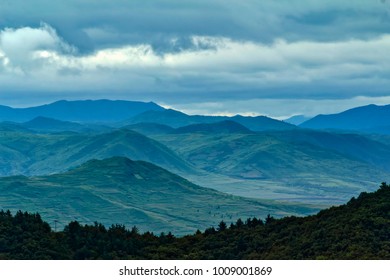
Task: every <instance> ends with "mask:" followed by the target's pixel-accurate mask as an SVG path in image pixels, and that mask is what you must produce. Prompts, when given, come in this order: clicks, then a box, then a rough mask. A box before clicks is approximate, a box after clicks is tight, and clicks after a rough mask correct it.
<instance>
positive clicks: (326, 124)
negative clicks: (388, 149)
mask: <svg viewBox="0 0 390 280" xmlns="http://www.w3.org/2000/svg"><path fill="white" fill-rule="evenodd" d="M300 127H303V128H312V129H338V130H355V131H361V132H370V133H384V134H389V132H390V105H385V106H377V105H367V106H363V107H357V108H353V109H350V110H347V111H344V112H341V113H338V114H331V115H318V116H316V117H314V118H312V119H310V120H307V121H305V122H304V123H302V124H301V125H300Z"/></svg>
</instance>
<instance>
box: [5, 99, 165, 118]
mask: <svg viewBox="0 0 390 280" xmlns="http://www.w3.org/2000/svg"><path fill="white" fill-rule="evenodd" d="M149 110H154V111H159V110H163V108H162V107H160V106H158V105H157V104H155V103H153V102H149V103H145V102H135V101H120V100H117V101H113V100H83V101H65V100H61V101H57V102H54V103H51V104H47V105H42V106H37V107H30V108H11V107H7V106H0V121H15V122H26V121H29V120H31V119H33V118H36V117H39V116H41V117H47V118H53V119H57V120H62V121H78V122H117V121H121V120H125V119H128V118H130V117H132V116H135V115H137V114H140V113H142V112H145V111H149Z"/></svg>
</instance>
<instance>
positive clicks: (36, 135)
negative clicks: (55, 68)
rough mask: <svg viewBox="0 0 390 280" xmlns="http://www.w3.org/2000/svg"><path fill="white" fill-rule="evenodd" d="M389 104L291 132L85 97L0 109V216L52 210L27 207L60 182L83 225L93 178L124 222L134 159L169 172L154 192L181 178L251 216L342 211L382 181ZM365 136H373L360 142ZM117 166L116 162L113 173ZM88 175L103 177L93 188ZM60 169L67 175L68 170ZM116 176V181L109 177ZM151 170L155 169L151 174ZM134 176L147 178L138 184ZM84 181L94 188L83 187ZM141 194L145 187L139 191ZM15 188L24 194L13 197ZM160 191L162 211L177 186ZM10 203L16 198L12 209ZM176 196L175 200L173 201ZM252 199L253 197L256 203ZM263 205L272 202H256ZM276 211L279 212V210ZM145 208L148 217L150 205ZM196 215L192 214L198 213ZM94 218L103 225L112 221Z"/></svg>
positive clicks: (252, 121)
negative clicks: (106, 188)
mask: <svg viewBox="0 0 390 280" xmlns="http://www.w3.org/2000/svg"><path fill="white" fill-rule="evenodd" d="M389 108H390V107H389V106H373V105H370V106H366V107H361V108H355V109H351V110H349V111H346V112H343V113H340V114H336V115H331V116H321V115H320V116H317V117H315V118H313V119H312V120H309V121H306V122H305V123H303V124H302V125H300V126H295V125H292V124H289V123H286V122H283V121H279V120H274V119H271V118H268V117H265V116H258V117H245V116H234V117H225V116H200V115H197V116H191V115H187V114H184V113H182V112H179V111H175V110H172V109H164V108H163V107H161V106H159V105H157V104H155V103H152V102H149V103H143V102H131V101H110V100H96V101H91V100H87V101H59V102H55V103H52V104H48V105H43V106H38V107H32V108H25V109H13V108H10V107H4V106H3V107H0V119H1V120H3V122H0V159H1V161H2V165H1V167H0V176H3V177H4V178H3V179H4V181H1V182H6V183H4V184H3V185H2V186H3V188H4V189H3V194H2V197H1V199H2V202H1V204H0V208H3V207H5V206H7V207H11V208H12V209H17V208H18V207H22V206H23V203H25V205H29V206H28V207H30V208H31V207H32V208H33V209H35V208H34V205H41V206H40V207H41V208H39V209H44V208H45V207H48V208H47V209H50V207H52V206H50V205H52V204H50V205H49V204H48V205H46V204H45V203H46V202H45V203H44V202H37V201H39V200H45V199H46V198H47V197H48V196H47V195H49V193H50V195H53V194H51V192H49V193H45V192H43V193H41V190H43V189H41V188H40V187H39V186H47V185H50V186H52V187H53V189H51V190H55V189H56V188H59V187H60V186H61V180H63V184H64V186H65V185H68V186H70V185H71V184H73V187H74V188H73V189H72V192H73V193H72V195H71V196H67V197H65V196H64V197H63V198H64V201H68V202H69V201H72V197H73V198H74V197H77V194H76V193H77V192H80V195H79V197H80V199H81V200H80V201H81V202H80V203H79V205H78V206H77V207H76V206H75V207H76V208H77V209H78V210H77V211H78V212H77V211H76V212H77V213H76V212H74V213H76V214H77V215H79V216H82V217H83V219H85V220H93V219H95V218H97V216H93V215H92V216H90V217H89V214H88V213H92V212H91V209H92V208H96V207H98V206H97V205H98V204H99V203H98V202H97V201H98V200H94V201H93V203H92V202H91V201H90V198H92V197H93V196H91V192H92V193H93V192H95V191H97V190H98V189H99V188H95V187H96V186H97V185H99V184H100V183H98V181H99V180H101V184H106V185H110V186H111V185H112V186H113V189H112V193H110V198H107V197H105V198H104V202H103V201H102V202H101V203H103V204H104V205H107V207H111V208H112V207H114V206H115V207H119V208H117V209H122V210H121V211H124V212H123V213H124V215H123V216H122V217H121V218H120V219H127V218H126V217H128V218H129V217H133V216H131V215H130V214H129V213H130V212H131V211H133V210H131V211H130V210H129V211H130V212H129V213H127V212H126V211H127V210H126V209H130V208H131V209H133V208H132V207H133V206H131V207H130V206H129V205H135V204H134V203H135V202H134V201H133V200H125V201H121V199H122V198H121V196H123V193H122V192H121V191H117V189H123V188H124V186H130V185H131V186H133V185H134V184H135V185H136V182H138V181H137V180H133V179H130V177H131V176H130V175H129V174H130V173H131V172H130V171H129V170H128V169H126V168H127V167H126V166H130V165H131V166H133V167H134V168H136V169H137V168H138V167H137V166H138V163H137V164H135V163H134V164H133V161H136V160H137V161H139V160H141V161H142V162H148V164H150V165H148V166H149V167H151V166H153V168H151V170H149V171H147V172H150V176H155V175H156V174H157V173H158V174H160V175H161V174H162V173H164V172H167V173H164V174H168V173H169V174H172V176H177V177H172V176H171V175H169V176H168V175H163V176H161V177H158V176H157V175H156V176H157V177H155V178H154V179H153V184H154V186H157V185H160V186H164V185H165V184H168V185H169V184H170V183H172V184H174V182H175V180H176V179H177V178H179V177H178V175H180V176H181V177H183V178H185V179H187V180H188V181H186V182H188V184H192V183H190V182H189V181H191V182H193V183H195V184H196V185H200V186H202V187H206V188H209V189H208V190H210V191H211V192H213V194H215V193H217V192H215V190H217V191H219V194H223V193H224V195H227V194H229V195H234V197H236V196H241V197H247V198H245V199H248V198H249V197H250V198H252V199H253V198H255V199H257V200H256V202H253V201H252V200H250V202H249V200H248V201H247V200H245V199H244V198H242V199H243V200H241V198H240V199H239V201H241V202H243V201H246V202H247V203H249V205H258V208H257V206H253V207H254V208H253V209H252V210H253V211H261V213H262V214H265V213H266V212H267V211H269V212H272V213H275V215H284V214H297V215H306V214H308V213H309V212H310V211H313V209H318V208H322V207H326V206H329V205H335V204H341V203H344V202H346V201H348V200H349V199H350V197H352V196H354V195H357V194H359V193H360V192H362V191H371V190H374V189H375V188H376V186H377V185H378V184H379V183H380V182H382V181H390V140H389V138H388V136H387V135H381V134H380V133H381V132H383V133H386V129H385V128H386V127H387V125H389V126H390V121H389V119H390V118H388V117H387V114H388V111H389ZM360 112H363V113H360ZM362 116H363V117H362ZM361 118H365V120H364V121H363V120H361ZM309 127H310V129H308V128H309ZM374 128H375V129H374ZM379 128H380V129H379ZM323 129H326V131H325V130H323ZM371 132H375V134H372V135H371V134H370V133H371ZM112 157H114V160H113V159H112ZM117 157H120V158H117ZM110 158H111V160H108V161H105V160H106V159H110ZM125 158H126V159H125ZM91 160H102V161H91ZM127 160H129V161H127ZM87 162H88V163H87ZM98 163H99V164H98ZM119 163H120V164H119ZM85 164H86V165H85ZM121 164H122V165H123V166H122V167H119V165H121ZM145 164H146V163H145ZM110 166H111V167H110ZM74 168H76V169H74ZM93 168H96V170H100V171H99V172H100V173H101V174H106V175H104V176H105V177H104V180H103V177H99V175H98V173H99V172H98V171H93V170H92V169H93ZM111 168H112V169H113V170H110V169H111ZM121 168H125V169H126V170H127V171H129V172H130V173H126V172H127V171H126V172H125V173H123V172H122V173H121V172H119V171H118V170H122V171H123V169H121ZM161 168H163V169H164V172H162V171H161ZM70 169H71V170H72V171H68V170H70ZM106 169H107V170H106ZM115 170H117V171H118V172H119V173H118V174H119V175H118V176H119V177H120V178H121V179H120V178H119V177H118V178H117V175H116V174H117V173H115V172H116V171H115ZM156 170H160V171H161V172H160V171H159V172H157V173H153V172H155V171H156ZM144 171H145V170H144ZM110 172H112V173H110ZM145 172H146V171H145ZM91 174H93V176H91ZM124 174H127V175H124ZM131 174H133V173H131ZM153 174H155V175H153ZM173 174H177V175H173ZM8 176H12V177H8ZM15 176H16V177H15ZM21 176H28V178H27V177H21ZM34 176H39V177H34ZM102 176H103V175H102ZM126 176H130V177H129V180H130V181H128V182H127V181H126V180H125V179H124V178H125V177H126ZM140 176H141V175H140ZM145 176H147V174H146V173H145V174H144V175H142V176H141V177H142V178H144V177H145ZM109 178H111V179H109ZM173 178H176V179H173ZM3 179H2V180H3ZM119 179H120V181H118V180H119ZM53 180H54V181H53ZM90 180H95V181H93V182H94V183H93V184H92V183H91V182H90ZM180 180H184V179H180ZM69 182H73V183H69ZM145 182H146V181H145ZM150 182H152V181H150ZM111 183H112V184H111ZM128 184H130V185H128ZM186 184H187V183H186ZM195 184H192V185H195ZM135 185H134V186H135ZM86 186H94V187H93V188H92V187H91V188H89V187H86ZM99 186H100V185H99ZM144 187H145V188H148V185H145V186H144ZM86 188H87V189H88V190H87V191H88V192H86ZM28 189H30V190H33V189H34V191H32V192H29V191H28ZM212 189H214V190H212ZM17 190H20V191H23V194H20V193H19V194H16V193H17ZM169 190H170V193H169V195H168V193H166V194H165V198H164V199H165V200H164V201H166V202H167V203H168V204H169V203H174V202H173V200H166V198H167V197H168V196H172V197H175V195H176V189H174V188H170V189H169ZM144 191H145V192H137V193H136V194H134V196H133V197H132V199H135V198H136V197H138V199H139V200H140V201H144V199H146V198H145V196H148V195H149V194H148V192H146V190H144ZM150 191H151V190H150ZM15 192H16V193H15ZM153 193H154V194H156V195H157V197H158V196H160V198H161V199H163V197H162V195H163V192H161V190H158V189H156V190H154V191H153ZM17 196H19V198H21V199H22V200H21V201H24V202H23V203H19V202H18V200H17V198H16V197H17ZM87 197H88V198H87ZM226 197H228V196H226ZM226 197H225V198H226ZM100 198H101V197H100ZM225 198H224V199H225ZM186 199H187V198H182V200H183V201H186ZM188 199H189V201H187V203H188V205H193V206H191V207H195V205H196V204H198V203H201V202H200V200H201V199H200V198H199V197H198V198H197V199H191V198H188ZM208 199H212V198H211V197H208V198H207V199H206V200H208ZM234 199H236V198H234ZM259 199H263V200H262V201H261V203H260V202H259ZM264 199H270V200H271V201H269V203H265V202H264ZM118 201H121V202H120V203H119V202H118ZM169 201H170V202H169ZM191 201H192V202H191ZM226 201H228V200H226ZM226 201H225V202H226ZM8 202H9V203H8ZM241 202H240V203H241ZM83 203H85V204H83ZM94 203H95V204H94ZM118 203H119V204H118ZM155 203H157V202H155ZM191 203H193V204H191ZM226 203H227V205H231V207H232V208H231V209H230V210H231V211H232V212H234V213H241V214H242V215H252V213H253V211H252V212H251V211H249V212H245V211H244V209H247V208H245V207H244V208H240V207H243V206H242V205H241V204H240V205H241V206H237V205H238V204H237V205H233V204H229V203H230V202H226ZM253 203H254V204H253ZM256 203H260V204H261V205H260V204H256ZM280 203H282V204H285V205H286V207H287V208H280V207H281V205H282V204H280ZM291 203H293V204H291ZM221 204H222V202H221ZM45 205H46V206H45ZM83 205H84V206H83ZM109 205H110V206H109ZM137 205H138V204H137ZM142 205H145V207H146V205H147V204H145V203H144V204H139V205H138V206H137V207H138V208H137V211H141V212H142V213H146V212H148V211H151V210H150V209H149V210H147V209H146V208H144V207H143V206H142ZM199 205H201V204H199ZM308 205H310V207H309V206H308ZM155 206H156V207H157V208H156V209H155V211H156V213H157V212H159V211H160V210H161V209H160V208H159V207H160V206H161V205H160V204H158V203H157V204H156V205H155ZM72 207H73V206H72ZM83 207H84V208H83ZM129 207H130V208H129ZM153 207H154V206H153ZM164 207H165V208H167V207H168V206H164ZM182 207H184V206H182ZM251 207H252V206H251ZM278 207H279V208H278ZM111 208H110V209H111ZM168 208H169V207H168ZM184 208H185V207H184ZM206 208H207V207H206ZM45 209H46V208H45ZM55 209H57V208H55ZM72 209H73V208H72ZM158 209H160V210H158ZM194 209H195V208H194ZM240 209H242V210H240ZM23 210H27V211H35V210H31V209H23ZM57 210H58V209H57ZM57 210H55V211H54V210H53V211H51V212H50V211H49V210H47V211H46V212H44V213H46V214H47V215H49V214H50V215H51V216H50V219H54V217H60V216H61V217H62V218H61V219H64V217H65V216H66V215H65V214H61V215H60V214H58V213H57V214H55V213H54V212H58V211H57ZM171 210H172V209H171ZM71 211H75V210H74V209H73V210H71ZM115 211H119V210H115ZM145 211H146V212H145ZM161 211H163V210H161ZM172 211H173V210H172ZM175 211H176V210H175ZM202 211H203V210H202ZM202 211H200V212H199V213H202V215H201V216H202V217H203V216H204V215H205V213H203V212H202ZM40 212H42V211H41V210H40ZM49 212H50V213H49ZM168 212H169V211H168ZM168 212H166V213H168ZM72 213H73V212H72ZM82 213H83V214H82ZM126 213H127V214H126ZM148 213H149V212H148ZM245 213H246V214H245ZM241 214H240V215H241ZM56 215H57V216H56ZM126 215H128V216H126ZM160 215H163V214H162V212H161V213H160ZM141 216H142V215H141ZM152 216H153V215H152ZM206 216H207V215H206ZM217 216H218V215H217V214H216V216H215V217H217ZM88 217H89V218H88ZM104 217H105V218H104V219H105V220H107V221H109V220H110V219H111V218H110V217H109V216H104ZM159 217H160V218H161V220H160V222H159V221H157V220H158V219H160V218H158V219H157V220H156V221H154V220H153V217H152V218H151V219H152V220H150V219H149V218H150V217H148V218H147V219H146V218H145V219H144V220H142V219H141V220H137V218H136V217H135V218H134V217H133V218H134V219H135V220H134V221H137V222H139V223H141V224H144V225H145V226H146V225H147V224H148V223H152V224H156V225H157V226H156V227H154V228H153V230H162V229H164V230H166V229H168V227H169V226H168V224H169V222H166V220H167V219H168V218H167V217H163V216H159ZM215 217H214V216H213V217H212V219H211V218H210V219H209V220H207V221H206V220H204V223H203V222H202V225H205V224H206V222H207V223H210V222H211V221H213V222H214V218H215ZM224 217H225V218H226V216H224ZM229 217H230V216H229ZM133 218H131V219H133ZM118 219H119V218H118ZM129 219H130V218H129ZM148 219H149V220H148ZM186 219H187V218H183V219H181V220H180V218H179V217H175V218H174V219H172V220H171V221H172V222H173V221H174V220H175V222H174V223H175V226H176V225H177V226H179V224H180V223H182V225H181V226H179V227H181V229H180V231H181V232H185V231H186V230H187V231H188V230H190V229H191V230H193V229H195V227H196V226H195V220H191V222H189V220H186ZM97 220H99V221H101V219H97ZM219 220H220V217H219ZM161 221H164V222H161ZM186 221H187V222H188V223H187V222H186ZM199 221H200V220H199ZM118 222H120V221H119V220H118ZM145 229H146V230H147V229H148V228H147V227H145Z"/></svg>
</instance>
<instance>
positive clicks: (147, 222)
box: [0, 157, 316, 234]
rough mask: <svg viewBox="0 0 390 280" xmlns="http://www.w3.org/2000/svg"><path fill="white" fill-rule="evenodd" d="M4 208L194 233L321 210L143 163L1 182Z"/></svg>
mask: <svg viewBox="0 0 390 280" xmlns="http://www.w3.org/2000/svg"><path fill="white" fill-rule="evenodd" d="M0 192H1V196H0V205H1V207H2V208H3V209H10V210H12V211H16V210H18V209H29V210H30V211H34V212H35V211H37V212H39V213H40V214H41V215H42V216H43V217H44V218H45V219H46V220H48V221H51V222H53V221H54V220H57V221H59V222H60V223H61V224H62V225H65V224H66V223H68V222H70V221H72V220H77V221H80V222H82V223H89V224H90V223H93V222H94V221H99V222H101V223H103V224H105V225H106V226H110V225H112V224H125V225H127V226H128V227H131V226H133V225H136V226H137V227H139V229H140V230H142V231H146V230H152V231H154V232H157V233H158V232H161V231H165V232H168V231H172V232H174V233H175V234H185V233H192V232H194V231H196V230H197V229H203V228H205V227H208V226H212V225H215V224H216V223H218V222H219V221H220V220H221V219H224V220H225V221H227V222H232V221H234V220H237V218H239V217H241V218H245V217H252V216H256V215H260V216H266V215H267V214H268V213H271V214H272V215H275V216H279V217H280V216H284V215H291V214H298V213H300V214H301V213H302V212H303V213H313V212H314V211H316V209H313V208H309V207H304V206H298V205H283V204H280V203H272V202H270V201H260V200H252V199H247V198H240V197H235V196H232V195H227V194H224V193H220V192H217V191H215V190H212V189H208V188H202V187H200V186H197V185H194V184H192V183H190V182H189V181H187V180H185V179H183V178H181V177H179V176H177V175H175V174H173V173H170V172H168V171H167V170H165V169H162V168H160V167H158V166H156V165H153V164H151V163H148V162H144V161H132V160H129V159H127V158H124V157H112V158H107V159H104V160H91V161H88V162H86V163H84V164H83V165H81V166H79V167H76V168H74V169H72V170H70V171H68V172H65V173H60V174H54V175H50V176H40V177H31V178H28V177H24V176H17V177H3V178H0Z"/></svg>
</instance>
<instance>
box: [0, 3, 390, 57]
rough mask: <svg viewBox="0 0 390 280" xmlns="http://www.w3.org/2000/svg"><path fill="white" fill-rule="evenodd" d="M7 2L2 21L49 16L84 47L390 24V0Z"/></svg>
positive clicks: (341, 34) (379, 28)
mask: <svg viewBox="0 0 390 280" xmlns="http://www.w3.org/2000/svg"><path fill="white" fill-rule="evenodd" d="M2 2H3V3H2V4H0V5H1V6H0V24H1V25H2V26H5V27H14V28H16V27H21V26H38V25H39V23H40V22H41V21H43V22H46V23H48V24H50V25H51V26H53V27H54V28H55V29H56V30H57V31H58V33H59V34H60V35H61V36H62V37H63V38H64V39H65V40H66V41H67V42H69V43H70V44H73V45H75V46H77V47H78V48H79V49H80V50H81V51H83V50H89V51H90V50H93V49H99V48H103V47H107V46H115V45H116V46H119V45H123V44H140V43H147V44H151V45H152V46H153V47H154V48H155V49H159V50H161V51H164V50H166V51H171V50H180V49H183V48H184V49H185V48H190V47H191V45H190V44H189V41H188V38H189V37H190V36H193V35H199V36H222V37H228V38H232V39H237V40H250V41H256V42H272V41H273V40H274V39H275V38H284V39H286V40H317V39H321V40H340V39H343V38H345V37H350V38H360V37H362V36H365V37H369V36H376V35H379V34H382V33H383V32H385V31H386V30H387V31H388V30H389V29H390V20H389V16H388V5H387V4H388V3H386V2H384V3H381V2H380V1H375V0H362V1H348V2H345V1H344V2H345V3H340V1H321V2H324V3H321V2H319V1H305V0H303V1H273V0H272V1H271V0H269V1H267V0H265V1H259V0H246V1H226V0H225V1H222V0H214V1H202V0H189V1H182V0H172V1H163V0H155V1H138V0H135V1H130V0H128V1H123V0H119V1H107V0H102V1H75V0H68V1H47V0H35V1H21V0H15V1H5V2H4V1H2ZM172 40H175V41H176V44H171V41H172Z"/></svg>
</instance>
